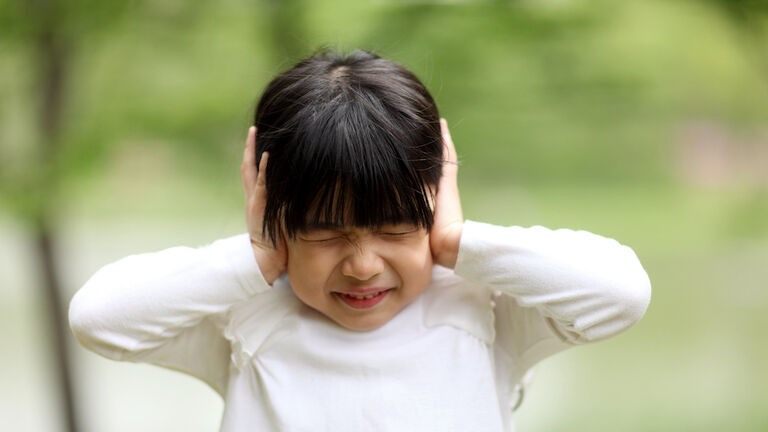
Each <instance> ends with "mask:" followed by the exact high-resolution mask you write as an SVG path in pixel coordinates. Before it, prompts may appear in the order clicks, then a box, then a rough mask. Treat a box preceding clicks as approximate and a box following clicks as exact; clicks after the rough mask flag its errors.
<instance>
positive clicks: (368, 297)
mask: <svg viewBox="0 0 768 432" xmlns="http://www.w3.org/2000/svg"><path fill="white" fill-rule="evenodd" d="M382 292H383V291H379V292H377V293H373V294H368V295H364V296H361V295H355V294H347V293H343V294H344V295H345V296H347V297H350V298H353V299H357V300H370V299H372V298H374V297H376V296H377V295H379V294H381V293H382Z"/></svg>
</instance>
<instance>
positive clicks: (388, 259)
mask: <svg viewBox="0 0 768 432" xmlns="http://www.w3.org/2000/svg"><path fill="white" fill-rule="evenodd" d="M440 123H441V127H442V136H443V143H444V145H445V154H446V156H447V157H446V162H445V163H444V164H443V173H442V177H441V179H440V185H439V188H438V193H437V195H436V196H435V202H434V210H435V216H434V223H433V226H432V230H431V232H430V233H427V231H426V230H425V229H423V228H418V227H416V226H414V225H410V224H398V225H386V226H383V227H381V228H380V229H378V230H371V229H367V228H360V227H354V226H317V227H310V229H308V230H306V231H305V232H302V233H300V234H299V235H298V236H297V237H296V238H295V239H285V238H284V237H281V239H280V240H279V241H278V244H277V245H276V246H275V245H273V244H272V243H271V242H269V241H266V240H265V239H264V238H263V237H262V227H263V216H264V206H265V203H266V196H267V185H266V181H265V172H266V167H267V163H268V159H269V154H268V153H264V154H263V156H262V158H261V162H260V164H259V167H258V169H256V161H255V157H256V156H255V146H256V128H255V127H251V128H250V129H249V130H248V138H247V139H246V145H245V151H244V155H243V163H242V165H241V167H240V172H241V177H242V182H243V190H244V192H245V203H246V210H245V214H246V224H247V226H248V232H249V234H250V238H251V244H252V246H253V254H254V258H255V259H256V262H257V263H258V265H259V268H260V270H261V273H262V275H263V276H264V279H265V280H266V281H267V283H269V284H270V285H271V284H272V283H273V282H274V281H275V279H277V278H278V277H280V276H281V275H282V274H284V273H286V272H287V273H288V277H289V279H290V281H291V286H292V288H293V291H294V293H295V294H296V296H297V297H298V298H299V299H300V300H301V301H302V302H304V303H305V304H306V305H308V306H310V307H312V308H313V309H315V310H317V311H319V312H321V313H322V314H324V315H325V316H327V317H328V318H330V319H331V320H333V321H335V322H336V323H337V324H339V325H341V326H342V327H345V328H347V329H350V330H356V331H369V330H373V329H376V328H379V327H381V326H382V325H384V324H386V323H387V322H389V320H390V319H392V317H394V316H395V315H396V314H397V313H398V312H400V310H402V309H403V308H404V307H405V306H407V305H408V304H409V303H410V302H412V301H413V300H414V299H416V298H417V297H418V296H419V295H421V293H423V292H424V290H425V289H426V288H427V286H428V285H429V282H430V280H431V276H432V265H433V264H439V265H441V266H444V267H448V268H453V267H454V266H455V265H456V258H457V256H458V252H459V241H460V239H461V231H462V227H463V218H462V212H461V201H460V199H459V189H458V185H457V182H456V179H457V172H458V164H457V158H456V150H455V148H454V145H453V141H452V140H451V136H450V133H449V131H448V126H447V123H446V121H445V119H441V121H440ZM384 290H386V293H385V294H383V295H382V298H381V301H380V302H378V303H377V304H376V305H375V306H373V307H371V308H368V309H357V308H354V307H351V306H350V305H349V304H348V303H347V302H345V301H344V300H343V297H342V296H344V295H345V294H353V295H365V294H371V293H374V292H381V291H384Z"/></svg>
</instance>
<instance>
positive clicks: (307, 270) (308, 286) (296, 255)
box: [287, 244, 334, 293]
mask: <svg viewBox="0 0 768 432" xmlns="http://www.w3.org/2000/svg"><path fill="white" fill-rule="evenodd" d="M333 268H334V257H333V254H330V253H328V252H327V251H321V250H319V248H313V247H311V246H310V247H307V246H304V245H298V244H296V245H289V246H288V268H287V272H288V278H289V279H290V281H291V285H292V286H293V288H294V291H297V293H298V292H301V293H304V292H310V291H312V290H317V289H320V288H321V287H322V286H323V284H324V283H325V281H326V280H327V279H328V277H329V276H330V274H331V272H332V271H333Z"/></svg>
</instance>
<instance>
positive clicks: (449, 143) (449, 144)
mask: <svg viewBox="0 0 768 432" xmlns="http://www.w3.org/2000/svg"><path fill="white" fill-rule="evenodd" d="M440 130H441V132H442V135H443V143H444V144H445V148H446V150H447V154H446V155H445V156H446V160H447V161H448V162H456V147H454V145H453V139H451V132H450V131H449V130H448V122H447V121H446V120H445V119H444V118H441V119H440Z"/></svg>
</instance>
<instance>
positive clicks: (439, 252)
mask: <svg viewBox="0 0 768 432" xmlns="http://www.w3.org/2000/svg"><path fill="white" fill-rule="evenodd" d="M440 127H441V129H442V134H443V145H444V146H445V147H444V150H443V152H444V157H445V160H444V161H443V175H442V177H441V178H440V185H439V186H438V191H437V195H436V196H435V219H434V223H433V225H432V231H431V232H430V234H429V246H430V249H431V250H432V259H433V260H434V262H435V264H439V265H441V266H443V267H448V268H454V267H455V266H456V259H457V258H458V256H459V241H460V240H461V231H462V229H463V227H464V218H463V217H462V213H461V200H460V199H459V185H458V183H457V174H458V170H459V166H458V162H457V157H456V148H454V146H453V141H452V140H451V134H450V132H449V131H448V123H447V122H446V121H445V119H443V118H441V119H440Z"/></svg>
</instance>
